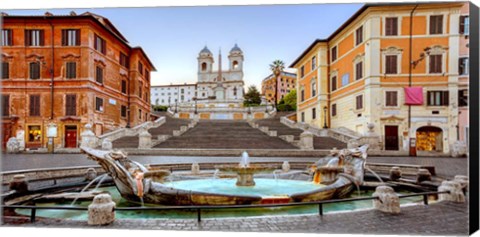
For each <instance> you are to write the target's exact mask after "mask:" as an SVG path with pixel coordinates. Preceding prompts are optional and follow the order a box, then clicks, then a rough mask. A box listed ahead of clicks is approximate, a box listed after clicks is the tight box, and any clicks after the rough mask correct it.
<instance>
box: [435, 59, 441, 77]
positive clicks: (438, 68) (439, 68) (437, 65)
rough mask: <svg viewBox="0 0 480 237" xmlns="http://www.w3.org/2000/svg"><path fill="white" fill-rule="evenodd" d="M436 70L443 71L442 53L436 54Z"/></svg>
mask: <svg viewBox="0 0 480 237" xmlns="http://www.w3.org/2000/svg"><path fill="white" fill-rule="evenodd" d="M435 61H436V62H435V72H437V73H441V72H442V55H435Z"/></svg>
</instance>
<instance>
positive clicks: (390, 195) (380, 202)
mask: <svg viewBox="0 0 480 237" xmlns="http://www.w3.org/2000/svg"><path fill="white" fill-rule="evenodd" d="M372 196H373V197H378V199H374V200H373V207H374V208H375V209H377V210H379V211H381V212H386V213H400V198H398V195H397V194H396V193H395V191H394V190H393V188H392V187H389V186H378V187H377V188H376V189H375V192H374V193H373V194H372Z"/></svg>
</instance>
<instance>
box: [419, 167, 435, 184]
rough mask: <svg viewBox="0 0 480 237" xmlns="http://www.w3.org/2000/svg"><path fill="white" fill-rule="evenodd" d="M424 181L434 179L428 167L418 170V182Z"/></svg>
mask: <svg viewBox="0 0 480 237" xmlns="http://www.w3.org/2000/svg"><path fill="white" fill-rule="evenodd" d="M423 181H432V174H430V171H428V170H427V169H418V171H417V183H421V182H423Z"/></svg>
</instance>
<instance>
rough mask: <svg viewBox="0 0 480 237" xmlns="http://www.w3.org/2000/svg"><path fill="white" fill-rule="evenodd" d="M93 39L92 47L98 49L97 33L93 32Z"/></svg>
mask: <svg viewBox="0 0 480 237" xmlns="http://www.w3.org/2000/svg"><path fill="white" fill-rule="evenodd" d="M93 38H94V40H93V48H94V49H96V50H98V45H97V40H98V35H97V34H95V36H94V37H93Z"/></svg>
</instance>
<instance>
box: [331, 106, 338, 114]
mask: <svg viewBox="0 0 480 237" xmlns="http://www.w3.org/2000/svg"><path fill="white" fill-rule="evenodd" d="M332 116H337V104H332Z"/></svg>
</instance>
